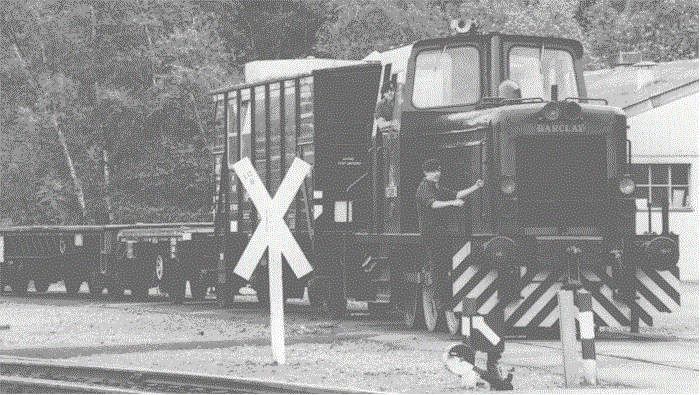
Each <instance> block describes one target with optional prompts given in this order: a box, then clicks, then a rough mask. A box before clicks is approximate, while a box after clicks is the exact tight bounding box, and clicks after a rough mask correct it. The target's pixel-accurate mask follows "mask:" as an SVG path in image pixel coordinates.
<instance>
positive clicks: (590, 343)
mask: <svg viewBox="0 0 700 395" xmlns="http://www.w3.org/2000/svg"><path fill="white" fill-rule="evenodd" d="M576 299H577V302H578V303H577V304H578V307H579V313H578V323H579V327H580V328H581V351H582V354H583V359H582V364H583V378H584V380H586V382H587V383H588V384H590V385H596V382H597V379H596V377H597V369H596V358H595V327H594V322H593V304H592V300H591V293H590V292H588V291H587V290H585V289H580V290H579V291H578V293H577V294H576Z"/></svg>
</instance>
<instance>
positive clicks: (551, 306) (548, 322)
mask: <svg viewBox="0 0 700 395" xmlns="http://www.w3.org/2000/svg"><path fill="white" fill-rule="evenodd" d="M552 288H553V289H554V288H556V290H555V294H554V297H553V298H552V299H550V300H549V302H547V304H545V305H544V306H542V309H540V311H539V312H537V315H535V317H534V318H533V319H532V321H530V323H529V324H528V326H531V327H547V328H548V327H550V326H552V324H553V323H554V321H556V320H557V319H559V309H558V307H559V299H558V298H557V295H556V292H557V291H559V289H560V288H559V287H556V286H554V287H552ZM574 308H575V307H574Z"/></svg>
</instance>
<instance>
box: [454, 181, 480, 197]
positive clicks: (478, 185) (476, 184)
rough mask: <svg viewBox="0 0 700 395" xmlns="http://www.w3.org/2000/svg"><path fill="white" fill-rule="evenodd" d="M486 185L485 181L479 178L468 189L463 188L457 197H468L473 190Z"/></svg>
mask: <svg viewBox="0 0 700 395" xmlns="http://www.w3.org/2000/svg"><path fill="white" fill-rule="evenodd" d="M482 186H484V181H483V180H477V181H476V183H474V185H472V186H470V187H469V188H467V189H462V190H461V191H459V192H457V199H459V200H461V199H464V198H465V197H467V196H468V195H469V194H471V193H472V192H474V191H476V190H477V189H479V188H481V187H482Z"/></svg>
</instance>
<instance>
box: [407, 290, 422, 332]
mask: <svg viewBox="0 0 700 395" xmlns="http://www.w3.org/2000/svg"><path fill="white" fill-rule="evenodd" d="M404 289H405V290H406V295H405V296H404V298H403V313H404V320H405V322H406V328H408V329H422V328H423V325H425V319H424V318H423V293H422V292H421V285H420V284H417V283H412V282H407V283H406V287H405V288H404Z"/></svg>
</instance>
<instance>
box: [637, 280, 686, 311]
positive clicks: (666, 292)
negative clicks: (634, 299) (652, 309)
mask: <svg viewBox="0 0 700 395" xmlns="http://www.w3.org/2000/svg"><path fill="white" fill-rule="evenodd" d="M643 270H644V269H643ZM644 272H645V273H646V274H647V276H648V277H649V279H651V282H652V284H650V286H653V287H654V288H653V289H652V288H650V289H652V292H654V295H656V296H657V297H658V298H659V299H660V300H661V301H662V302H663V303H664V305H665V306H666V307H667V308H668V309H669V310H670V311H668V312H669V313H670V312H673V311H678V310H679V309H680V307H681V306H680V303H681V294H680V292H678V288H676V289H674V288H673V286H672V285H671V284H669V283H668V281H667V280H666V279H665V278H664V277H662V276H661V275H660V274H659V272H658V271H656V270H653V269H649V270H644ZM662 273H667V274H668V275H670V277H672V278H675V277H673V275H672V274H670V273H669V272H668V271H664V272H662Z"/></svg>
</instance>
